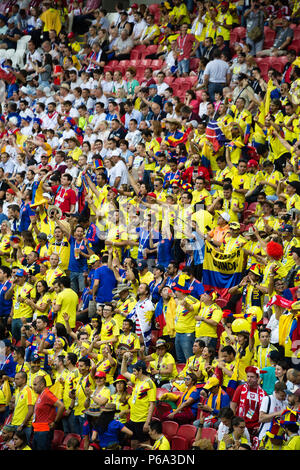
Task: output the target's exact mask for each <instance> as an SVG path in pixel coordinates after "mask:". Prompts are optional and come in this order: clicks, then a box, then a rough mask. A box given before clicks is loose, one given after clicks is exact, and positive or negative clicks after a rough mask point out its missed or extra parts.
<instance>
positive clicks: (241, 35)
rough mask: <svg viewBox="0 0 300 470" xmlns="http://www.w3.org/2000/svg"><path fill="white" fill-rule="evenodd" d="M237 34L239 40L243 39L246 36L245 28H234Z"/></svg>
mask: <svg viewBox="0 0 300 470" xmlns="http://www.w3.org/2000/svg"><path fill="white" fill-rule="evenodd" d="M233 31H235V32H236V34H237V37H238V39H239V40H241V39H245V37H246V28H244V27H243V26H238V27H237V28H234V30H233Z"/></svg>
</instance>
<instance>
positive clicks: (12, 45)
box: [4, 28, 22, 49]
mask: <svg viewBox="0 0 300 470" xmlns="http://www.w3.org/2000/svg"><path fill="white" fill-rule="evenodd" d="M15 34H18V35H19V36H20V37H21V36H22V32H21V31H20V30H19V29H18V28H13V29H8V30H7V31H6V35H7V36H8V38H6V39H5V41H4V42H5V43H6V44H7V49H16V48H17V42H15V41H10V39H9V38H13V37H14V35H15Z"/></svg>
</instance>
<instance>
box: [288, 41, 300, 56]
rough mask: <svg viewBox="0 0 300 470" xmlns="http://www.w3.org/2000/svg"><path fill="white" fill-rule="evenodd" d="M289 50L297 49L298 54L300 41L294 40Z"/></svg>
mask: <svg viewBox="0 0 300 470" xmlns="http://www.w3.org/2000/svg"><path fill="white" fill-rule="evenodd" d="M288 49H295V51H296V53H297V54H298V53H299V51H300V40H299V39H296V40H294V41H293V42H292V43H291V44H290V45H289V46H288Z"/></svg>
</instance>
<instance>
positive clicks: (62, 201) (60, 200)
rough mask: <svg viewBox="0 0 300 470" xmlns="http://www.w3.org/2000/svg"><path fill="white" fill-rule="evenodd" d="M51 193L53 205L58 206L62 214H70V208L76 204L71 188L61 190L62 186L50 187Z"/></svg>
mask: <svg viewBox="0 0 300 470" xmlns="http://www.w3.org/2000/svg"><path fill="white" fill-rule="evenodd" d="M51 190H52V192H53V193H54V194H55V201H54V204H55V205H56V206H58V207H59V208H60V209H61V210H62V212H63V213H64V212H70V211H71V206H72V205H73V206H74V205H75V204H76V193H75V191H74V190H73V189H71V188H67V189H66V188H63V187H62V186H52V188H51Z"/></svg>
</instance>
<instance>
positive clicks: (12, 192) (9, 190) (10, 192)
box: [6, 188, 16, 195]
mask: <svg viewBox="0 0 300 470" xmlns="http://www.w3.org/2000/svg"><path fill="white" fill-rule="evenodd" d="M6 192H7V193H9V194H13V195H15V194H16V193H15V192H14V190H13V189H11V188H9V189H7V190H6Z"/></svg>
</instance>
